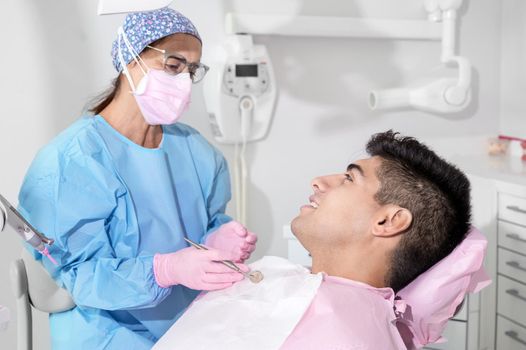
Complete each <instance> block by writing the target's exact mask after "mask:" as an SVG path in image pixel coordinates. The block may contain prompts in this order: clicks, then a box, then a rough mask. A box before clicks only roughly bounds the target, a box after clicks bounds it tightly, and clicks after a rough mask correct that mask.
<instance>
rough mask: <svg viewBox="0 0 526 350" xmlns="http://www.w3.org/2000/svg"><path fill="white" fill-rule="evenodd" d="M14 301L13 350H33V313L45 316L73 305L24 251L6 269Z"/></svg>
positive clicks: (64, 291)
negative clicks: (14, 345) (15, 329)
mask: <svg viewBox="0 0 526 350" xmlns="http://www.w3.org/2000/svg"><path fill="white" fill-rule="evenodd" d="M10 274H11V285H12V289H13V293H14V295H15V298H16V311H17V350H33V317H32V311H33V309H37V310H40V311H43V312H47V313H55V312H62V311H67V310H71V309H72V308H74V307H75V303H74V302H73V299H71V296H70V295H69V293H68V292H67V291H66V290H65V289H63V288H60V287H59V286H58V285H57V284H56V282H55V281H54V280H53V279H52V278H51V276H50V275H49V274H48V272H47V271H46V269H45V268H44V267H43V266H42V264H41V263H40V262H39V261H36V260H35V258H34V257H33V256H32V255H31V253H29V252H28V251H27V250H26V249H25V248H24V249H22V254H21V258H20V259H17V260H15V261H13V262H12V263H11V268H10Z"/></svg>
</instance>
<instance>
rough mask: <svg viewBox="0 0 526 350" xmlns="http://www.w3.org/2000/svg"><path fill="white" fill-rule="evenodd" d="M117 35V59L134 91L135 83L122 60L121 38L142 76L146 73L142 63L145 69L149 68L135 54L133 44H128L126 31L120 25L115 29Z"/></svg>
mask: <svg viewBox="0 0 526 350" xmlns="http://www.w3.org/2000/svg"><path fill="white" fill-rule="evenodd" d="M117 35H118V38H119V39H118V45H117V46H118V55H119V60H120V63H121V66H122V70H123V73H124V75H125V76H126V78H127V79H128V82H129V83H130V86H131V87H132V90H133V92H135V91H136V88H135V84H134V83H133V80H132V77H131V74H130V72H129V71H128V67H127V65H126V62H125V61H124V57H123V56H122V50H121V42H122V41H121V40H124V45H126V48H127V49H128V51H129V52H130V54H131V55H132V58H133V60H134V61H135V63H137V65H138V66H139V68H140V69H141V72H142V74H144V76H146V75H147V72H146V70H145V69H144V68H143V67H142V65H144V66H145V67H146V69H147V70H149V69H150V68H149V67H148V65H147V64H146V62H144V61H143V59H142V58H141V56H139V54H137V52H136V51H135V49H134V48H133V46H132V45H131V44H130V42H129V41H128V37H127V36H126V33H124V29H122V27H119V29H118V30H117Z"/></svg>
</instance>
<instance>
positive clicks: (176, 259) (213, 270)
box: [153, 247, 250, 290]
mask: <svg viewBox="0 0 526 350" xmlns="http://www.w3.org/2000/svg"><path fill="white" fill-rule="evenodd" d="M233 258H234V257H233V256H232V254H231V253H229V252H222V251H219V250H215V249H210V250H198V249H195V248H193V247H189V248H184V249H181V250H179V251H177V252H175V253H169V254H155V256H154V258H153V272H154V275H155V280H156V282H157V284H158V285H159V286H161V287H163V288H167V287H170V286H174V285H176V284H182V285H183V286H186V287H188V288H191V289H195V290H218V289H224V288H227V287H230V286H232V285H233V284H234V283H236V282H239V281H241V280H242V279H243V278H244V276H243V275H242V274H240V273H239V272H235V271H233V270H232V269H230V268H228V267H227V266H225V265H223V264H221V263H219V262H218V261H219V260H232V259H233ZM237 266H238V267H239V268H240V269H241V270H242V271H244V272H248V271H250V269H249V268H248V267H247V266H246V265H243V264H237Z"/></svg>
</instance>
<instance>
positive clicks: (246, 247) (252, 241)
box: [205, 221, 258, 263]
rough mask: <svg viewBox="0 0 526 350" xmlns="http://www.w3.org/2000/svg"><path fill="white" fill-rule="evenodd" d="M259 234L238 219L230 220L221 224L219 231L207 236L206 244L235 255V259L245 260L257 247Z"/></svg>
mask: <svg viewBox="0 0 526 350" xmlns="http://www.w3.org/2000/svg"><path fill="white" fill-rule="evenodd" d="M257 240H258V238H257V236H256V235H255V234H254V233H252V232H250V231H248V230H247V229H246V228H245V226H243V225H241V224H240V223H239V222H237V221H230V222H228V223H226V224H224V225H222V226H220V227H219V228H218V229H217V231H215V232H214V233H212V234H211V235H210V236H208V237H207V239H206V242H205V245H206V246H207V247H210V248H215V249H218V250H221V251H224V252H229V253H231V254H232V255H233V256H234V259H232V260H233V261H235V262H236V263H237V262H244V261H245V260H247V259H248V258H250V254H252V252H253V251H254V250H255V249H256V242H257Z"/></svg>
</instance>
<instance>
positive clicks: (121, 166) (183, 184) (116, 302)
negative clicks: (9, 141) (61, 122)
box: [19, 116, 231, 350]
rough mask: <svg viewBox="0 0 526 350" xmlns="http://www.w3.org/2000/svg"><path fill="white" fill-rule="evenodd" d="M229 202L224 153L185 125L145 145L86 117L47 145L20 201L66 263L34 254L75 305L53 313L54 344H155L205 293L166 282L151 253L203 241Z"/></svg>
mask: <svg viewBox="0 0 526 350" xmlns="http://www.w3.org/2000/svg"><path fill="white" fill-rule="evenodd" d="M229 200H230V180H229V175H228V167H227V164H226V161H225V159H224V158H223V156H222V155H221V154H220V153H219V152H218V151H217V150H216V149H215V148H213V147H212V146H211V145H210V144H209V143H208V142H207V141H206V140H205V139H204V138H203V137H202V136H201V135H200V134H199V133H198V132H197V131H195V130H194V129H192V128H190V127H189V126H186V125H184V124H180V123H177V124H174V125H171V126H167V127H163V139H162V142H161V144H160V146H159V148H156V149H147V148H144V147H141V146H139V145H137V144H135V143H133V142H132V141H130V140H129V139H127V138H126V137H124V136H123V135H121V134H120V133H119V132H117V131H116V130H115V129H113V128H112V127H111V126H110V125H109V124H108V123H107V122H106V121H105V120H104V119H103V118H102V117H101V116H95V117H91V116H88V117H83V118H81V119H79V120H78V121H77V122H76V123H74V124H73V125H72V126H70V127H69V128H68V129H66V130H65V131H64V132H62V133H61V134H60V135H59V136H58V137H57V138H55V139H54V140H53V141H52V142H51V143H50V144H48V145H47V146H46V147H44V148H43V149H42V150H41V151H40V152H39V153H38V155H37V156H36V158H35V160H34V161H33V163H32V165H31V167H30V169H29V171H28V173H27V175H26V177H25V179H24V183H23V185H22V189H21V191H20V195H19V206H20V211H21V213H22V214H23V215H24V216H25V217H26V218H27V219H28V221H29V222H30V223H31V224H32V225H34V226H35V227H36V228H37V229H38V230H39V231H41V232H43V233H45V234H46V235H47V236H49V237H50V238H53V239H54V240H55V243H54V244H53V245H52V246H51V247H50V248H49V251H50V253H51V254H52V256H53V257H54V258H55V259H56V260H57V262H58V264H59V266H58V267H57V266H55V265H53V264H52V263H51V262H49V261H48V260H47V259H46V258H42V256H41V255H40V254H39V253H37V252H35V253H34V256H35V258H36V259H38V260H42V263H43V264H44V266H45V267H46V269H47V270H48V271H49V272H50V274H51V276H52V277H53V278H54V279H55V280H56V281H57V283H58V284H59V285H61V286H63V287H64V288H66V289H67V290H68V291H69V293H70V294H71V296H72V297H73V300H74V301H75V303H76V304H77V307H75V308H74V309H72V310H70V311H66V312H62V313H56V314H52V315H50V326H51V339H52V347H53V349H54V350H62V349H68V350H70V349H150V348H151V347H152V346H153V344H154V343H155V342H156V341H157V339H159V338H160V337H161V336H162V335H163V334H164V333H165V332H166V331H167V330H168V328H169V327H170V326H171V325H172V324H173V323H174V322H175V321H176V320H177V318H178V317H179V316H180V315H181V313H182V312H183V311H184V310H185V308H186V307H187V306H188V305H189V304H190V303H191V302H192V301H193V299H194V298H195V297H196V295H197V294H198V291H195V290H191V289H189V288H186V287H184V286H180V285H177V286H173V287H171V288H161V287H159V286H158V285H157V283H156V282H155V277H154V274H153V255H154V254H155V253H169V252H173V251H177V250H179V249H181V248H184V247H187V244H186V243H185V242H184V240H183V237H188V238H190V239H192V240H194V241H198V242H204V240H205V238H206V236H207V235H208V234H210V233H211V232H213V231H214V230H215V229H217V228H218V227H219V226H220V225H222V224H224V223H226V222H228V221H230V220H231V218H230V217H228V216H227V215H225V207H226V204H227V202H228V201H229ZM181 268H184V266H182V267H181ZM174 346H175V344H174Z"/></svg>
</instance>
